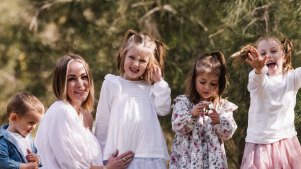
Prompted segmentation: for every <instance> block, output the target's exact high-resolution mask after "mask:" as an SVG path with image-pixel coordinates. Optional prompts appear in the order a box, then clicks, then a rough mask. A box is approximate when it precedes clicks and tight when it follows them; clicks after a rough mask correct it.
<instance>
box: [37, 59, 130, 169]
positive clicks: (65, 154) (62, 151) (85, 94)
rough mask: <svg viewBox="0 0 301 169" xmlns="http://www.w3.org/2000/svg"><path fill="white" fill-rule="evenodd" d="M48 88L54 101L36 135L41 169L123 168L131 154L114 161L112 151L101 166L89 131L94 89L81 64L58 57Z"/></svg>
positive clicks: (115, 154) (99, 157) (84, 65)
mask: <svg viewBox="0 0 301 169" xmlns="http://www.w3.org/2000/svg"><path fill="white" fill-rule="evenodd" d="M52 87H53V91H54V94H55V96H56V97H57V98H58V101H56V102H54V103H53V104H52V105H51V106H50V108H49V109H48V110H47V112H46V114H45V116H44V118H43V119H42V121H41V123H40V125H39V128H38V131H37V135H36V147H37V149H38V155H39V156H40V158H41V161H43V167H42V168H43V169H71V168H72V169H123V168H126V167H127V166H128V164H129V162H130V161H131V159H132V157H133V154H132V153H131V152H126V153H125V154H122V155H120V156H118V157H117V154H118V152H117V151H115V152H113V153H112V154H111V155H112V156H113V157H112V158H110V160H109V162H108V164H107V165H106V166H103V162H102V156H101V150H100V146H99V144H98V141H97V139H96V138H95V136H94V135H93V134H92V133H91V131H90V129H91V127H92V123H93V120H92V116H91V114H90V112H91V111H92V109H93V102H94V86H93V79H92V75H91V72H90V69H89V66H88V64H87V63H86V62H85V60H84V59H83V58H82V57H80V56H78V55H74V54H68V55H65V56H64V57H62V58H61V59H60V60H59V61H58V62H57V65H56V68H55V71H54V78H53V83H52ZM88 117H90V118H88ZM87 119H90V121H89V120H87ZM91 120H92V121H91ZM89 128H90V129H89ZM122 158H126V159H127V160H126V161H124V160H122Z"/></svg>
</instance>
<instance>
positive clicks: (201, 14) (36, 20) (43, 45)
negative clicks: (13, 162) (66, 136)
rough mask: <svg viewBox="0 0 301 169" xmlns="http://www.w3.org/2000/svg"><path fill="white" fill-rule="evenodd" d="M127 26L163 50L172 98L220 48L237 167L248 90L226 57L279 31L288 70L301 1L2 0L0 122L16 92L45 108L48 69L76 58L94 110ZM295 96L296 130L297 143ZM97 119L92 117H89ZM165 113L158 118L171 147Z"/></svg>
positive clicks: (299, 114)
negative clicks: (89, 81)
mask: <svg viewBox="0 0 301 169" xmlns="http://www.w3.org/2000/svg"><path fill="white" fill-rule="evenodd" d="M128 29H134V30H136V31H138V32H147V33H150V34H151V35H153V36H154V37H155V38H156V39H159V40H161V41H162V42H164V43H166V44H167V45H168V46H169V51H168V53H167V57H166V63H165V66H166V68H165V74H166V76H165V79H166V81H167V82H168V83H169V85H170V87H171V89H172V99H174V98H175V97H176V96H177V95H180V94H183V93H184V91H185V79H186V77H187V76H188V73H189V70H190V69H191V67H192V65H193V62H194V61H195V58H196V57H197V56H198V55H200V54H202V53H205V52H212V51H217V50H219V51H222V52H223V53H224V54H225V56H226V59H227V66H228V76H229V79H230V86H229V87H228V89H227V92H226V94H225V95H224V98H227V99H228V100H230V101H231V102H233V103H235V104H237V105H238V106H239V109H238V110H237V111H236V112H234V117H235V120H236V122H237V124H238V129H237V130H236V132H235V134H234V136H233V138H232V139H230V140H227V141H226V143H225V145H226V150H227V152H226V153H227V158H228V163H229V168H230V169H238V168H239V166H240V163H241V158H242V154H243V149H244V144H245V141H244V138H245V135H246V129H247V116H248V114H247V112H248V107H249V93H248V91H247V87H246V86H247V81H248V73H249V72H250V71H251V68H250V66H249V65H247V64H245V63H244V64H243V65H241V66H240V67H239V68H234V67H233V66H232V60H231V58H230V55H231V54H233V53H234V52H236V51H238V50H239V49H240V47H241V46H243V45H246V44H248V43H252V42H255V41H256V40H257V39H258V38H259V37H261V36H264V35H266V34H272V35H274V36H276V37H279V38H281V36H280V33H282V34H284V35H285V36H286V37H287V38H288V39H289V40H291V41H292V43H293V45H294V52H293V62H292V63H293V66H294V68H296V67H299V66H301V41H300V40H301V2H300V1H299V0H277V1H268V0H249V1H248V0H181V1H172V0H119V1H117V0H116V1H115V0H1V1H0V91H1V92H0V121H1V125H2V124H4V123H7V122H8V120H7V117H6V105H7V102H8V100H9V98H10V97H11V96H12V95H14V94H15V93H17V92H19V91H28V92H31V93H33V94H34V95H36V96H37V97H38V98H39V99H41V100H42V102H43V103H44V105H45V107H46V108H48V107H49V106H50V104H51V103H52V102H53V101H54V100H55V97H54V95H53V94H52V89H51V81H52V72H53V70H54V67H55V64H56V61H57V60H58V58H59V57H61V56H63V55H64V54H66V53H68V52H74V53H77V54H80V55H81V56H83V57H84V58H85V60H86V61H87V62H88V63H89V65H90V68H91V71H92V73H93V76H94V81H95V90H96V102H95V106H96V105H97V104H96V103H97V101H98V97H99V92H100V88H101V85H102V82H103V79H104V76H105V75H106V74H108V73H112V74H116V75H117V74H118V71H117V68H116V67H117V66H116V62H115V57H116V55H117V52H118V50H119V48H120V46H121V44H122V40H123V38H124V34H125V32H126V31H127V30H128ZM300 96H301V93H300V92H299V93H298V98H297V104H296V108H295V110H296V111H295V114H296V119H295V126H296V129H297V132H299V133H298V134H299V135H298V138H299V140H300V141H301V135H300V133H301V101H300ZM92 113H93V115H94V116H95V112H92ZM170 119H171V116H170V115H168V116H166V117H160V122H161V126H162V128H163V131H164V135H165V138H166V142H167V144H168V148H169V150H170V148H171V144H172V139H173V136H174V133H173V132H172V130H171V124H170Z"/></svg>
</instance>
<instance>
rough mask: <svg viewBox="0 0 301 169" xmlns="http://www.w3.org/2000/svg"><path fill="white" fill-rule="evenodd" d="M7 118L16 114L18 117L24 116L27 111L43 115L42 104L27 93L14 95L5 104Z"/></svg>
mask: <svg viewBox="0 0 301 169" xmlns="http://www.w3.org/2000/svg"><path fill="white" fill-rule="evenodd" d="M6 111H7V116H8V117H9V116H10V115H11V113H16V114H17V115H18V116H19V117H22V116H25V115H26V113H28V112H29V111H34V112H37V113H39V114H44V106H43V104H42V102H41V101H40V100H39V99H38V98H36V97H35V96H34V95H32V94H31V93H28V92H20V93H17V94H16V95H14V96H13V97H12V98H11V99H10V101H9V102H8V104H7V109H6Z"/></svg>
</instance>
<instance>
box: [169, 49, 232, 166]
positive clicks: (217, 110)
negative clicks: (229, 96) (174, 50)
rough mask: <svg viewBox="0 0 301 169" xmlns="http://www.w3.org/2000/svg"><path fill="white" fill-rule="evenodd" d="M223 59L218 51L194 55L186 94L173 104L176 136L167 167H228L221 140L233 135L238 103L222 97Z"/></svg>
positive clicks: (224, 65)
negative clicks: (234, 117)
mask: <svg viewBox="0 0 301 169" xmlns="http://www.w3.org/2000/svg"><path fill="white" fill-rule="evenodd" d="M227 83H228V82H227V78H226V62H225V58H224V55H223V54H222V53H221V52H213V53H209V54H204V55H202V56H200V57H198V58H197V60H196V62H195V64H194V66H193V68H192V71H191V73H190V75H189V77H188V79H187V86H186V95H180V96H178V97H176V98H175V100H174V103H173V105H172V108H173V114H172V120H171V121H172V130H173V131H174V132H175V137H174V141H173V145H172V150H171V159H170V164H169V166H170V169H196V168H197V169H205V168H206V169H213V168H214V169H216V168H220V169H225V168H228V165H227V158H226V153H225V148H224V143H223V140H226V139H229V138H231V137H232V135H233V133H234V131H235V130H236V128H237V125H236V123H235V121H234V119H233V111H234V110H236V109H237V106H236V105H235V104H233V103H231V102H229V101H227V100H225V99H222V98H221V96H222V94H223V93H224V90H225V88H226V86H227Z"/></svg>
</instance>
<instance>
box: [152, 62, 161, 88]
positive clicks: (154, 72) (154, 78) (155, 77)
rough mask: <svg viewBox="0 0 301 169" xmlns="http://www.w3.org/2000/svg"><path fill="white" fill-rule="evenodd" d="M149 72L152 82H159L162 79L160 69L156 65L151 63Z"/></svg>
mask: <svg viewBox="0 0 301 169" xmlns="http://www.w3.org/2000/svg"><path fill="white" fill-rule="evenodd" d="M149 71H150V76H151V80H152V81H153V82H155V83H156V82H160V81H161V80H162V79H163V78H162V73H161V69H160V67H159V66H158V65H156V64H154V63H153V64H152V66H151V67H150V70H149Z"/></svg>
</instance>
